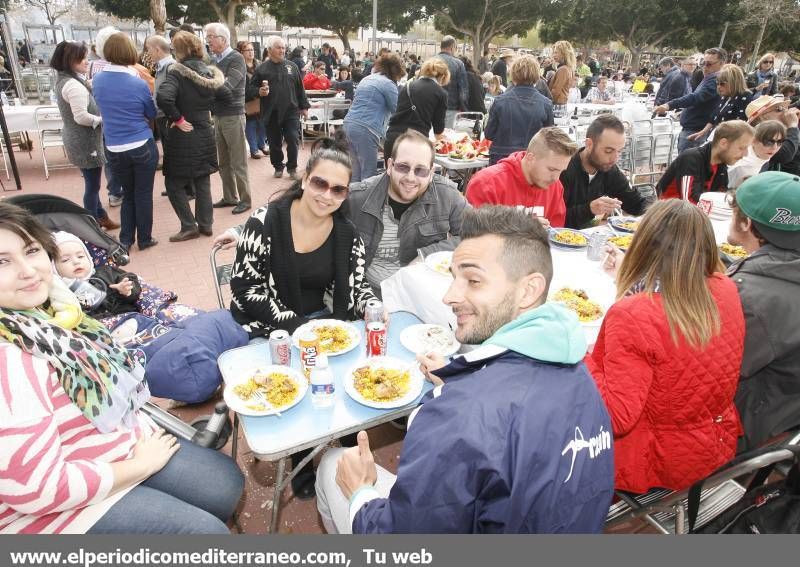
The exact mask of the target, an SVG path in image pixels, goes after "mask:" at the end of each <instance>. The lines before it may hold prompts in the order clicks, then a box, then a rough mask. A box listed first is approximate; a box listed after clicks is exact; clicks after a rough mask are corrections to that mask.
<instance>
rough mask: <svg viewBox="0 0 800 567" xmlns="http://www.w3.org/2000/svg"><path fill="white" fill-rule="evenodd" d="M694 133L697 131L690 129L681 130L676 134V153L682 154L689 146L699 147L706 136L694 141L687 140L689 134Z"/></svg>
mask: <svg viewBox="0 0 800 567" xmlns="http://www.w3.org/2000/svg"><path fill="white" fill-rule="evenodd" d="M696 133H697V132H692V131H691V130H681V133H680V134H678V154H682V153H683V151H684V150H688V149H690V148H699V147H700V146H702V145H703V144H704V143H705V141H706V136H703V137H702V138H700V139H698V140H694V141H692V140H687V138H688V137H689V136H691V135H692V134H696Z"/></svg>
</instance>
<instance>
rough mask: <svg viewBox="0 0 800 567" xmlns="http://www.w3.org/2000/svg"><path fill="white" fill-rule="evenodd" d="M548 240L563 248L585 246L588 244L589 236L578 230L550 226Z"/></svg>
mask: <svg viewBox="0 0 800 567" xmlns="http://www.w3.org/2000/svg"><path fill="white" fill-rule="evenodd" d="M550 242H552V243H553V244H556V245H558V246H563V247H565V248H586V247H587V246H588V245H589V238H588V237H587V236H586V235H585V234H583V233H582V232H581V231H579V230H573V229H571V228H551V229H550Z"/></svg>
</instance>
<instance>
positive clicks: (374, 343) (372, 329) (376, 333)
mask: <svg viewBox="0 0 800 567" xmlns="http://www.w3.org/2000/svg"><path fill="white" fill-rule="evenodd" d="M385 354H386V325H385V324H384V323H383V321H373V322H372V323H367V356H384V355H385Z"/></svg>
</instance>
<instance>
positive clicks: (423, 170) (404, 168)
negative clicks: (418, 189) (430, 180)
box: [393, 162, 431, 179]
mask: <svg viewBox="0 0 800 567" xmlns="http://www.w3.org/2000/svg"><path fill="white" fill-rule="evenodd" d="M393 166H394V170H395V171H396V172H397V173H399V174H400V175H408V172H409V171H411V166H410V165H408V164H407V163H403V162H396V163H394V164H393ZM430 174H431V170H430V168H429V167H424V166H422V165H418V166H417V167H415V168H414V175H415V176H416V177H419V178H421V179H425V178H426V177H428V176H429V175H430Z"/></svg>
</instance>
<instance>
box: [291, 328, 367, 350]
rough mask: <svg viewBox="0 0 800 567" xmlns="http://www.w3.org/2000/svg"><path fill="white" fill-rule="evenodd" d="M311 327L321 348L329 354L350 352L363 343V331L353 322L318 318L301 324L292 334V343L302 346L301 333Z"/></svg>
mask: <svg viewBox="0 0 800 567" xmlns="http://www.w3.org/2000/svg"><path fill="white" fill-rule="evenodd" d="M306 329H311V330H312V331H314V334H315V335H317V338H318V339H319V350H320V352H324V353H325V354H327V355H328V356H336V355H339V354H344V353H346V352H350V351H351V350H353V349H354V348H356V347H357V346H358V345H360V344H361V333H359V332H358V329H357V328H356V326H355V325H353V324H352V323H348V322H346V321H338V320H336V319H316V320H314V321H309V322H308V323H306V324H305V325H300V326H299V327H298V328H297V330H296V331H295V332H294V334H293V335H292V344H293V345H294V346H295V348H297V349H299V348H300V335H301V334H302V333H303V332H304V331H305V330H306Z"/></svg>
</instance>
